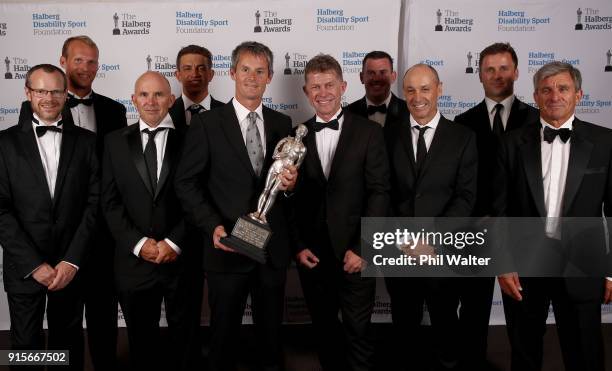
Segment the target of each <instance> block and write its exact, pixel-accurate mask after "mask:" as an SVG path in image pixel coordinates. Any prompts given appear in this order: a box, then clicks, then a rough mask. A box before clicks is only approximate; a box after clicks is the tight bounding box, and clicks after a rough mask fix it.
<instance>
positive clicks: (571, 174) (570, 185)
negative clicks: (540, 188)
mask: <svg viewBox="0 0 612 371" xmlns="http://www.w3.org/2000/svg"><path fill="white" fill-rule="evenodd" d="M572 125H573V127H572V131H573V133H572V138H571V143H570V155H569V163H568V165H567V177H566V180H565V191H564V192H563V215H567V214H566V213H567V211H568V210H569V208H570V207H571V206H572V202H573V201H574V197H576V193H577V192H578V188H579V187H580V183H582V177H583V176H584V172H585V170H586V168H587V166H588V163H589V159H590V158H591V151H592V149H593V143H591V142H590V141H589V140H588V139H587V138H586V137H585V136H584V135H582V130H581V129H582V128H583V126H582V125H581V124H580V120H577V119H575V120H574V122H573V124H572Z"/></svg>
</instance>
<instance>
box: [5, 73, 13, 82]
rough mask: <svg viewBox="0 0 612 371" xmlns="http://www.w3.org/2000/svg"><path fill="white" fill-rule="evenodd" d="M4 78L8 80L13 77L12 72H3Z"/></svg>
mask: <svg viewBox="0 0 612 371" xmlns="http://www.w3.org/2000/svg"><path fill="white" fill-rule="evenodd" d="M4 78H5V79H7V80H10V79H12V78H13V74H12V73H10V72H7V73H5V74H4Z"/></svg>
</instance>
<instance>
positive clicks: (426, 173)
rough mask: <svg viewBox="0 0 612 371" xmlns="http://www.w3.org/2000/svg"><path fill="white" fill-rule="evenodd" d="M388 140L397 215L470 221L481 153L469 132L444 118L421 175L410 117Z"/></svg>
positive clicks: (392, 189) (428, 152)
mask: <svg viewBox="0 0 612 371" xmlns="http://www.w3.org/2000/svg"><path fill="white" fill-rule="evenodd" d="M390 134H391V138H394V140H392V141H389V142H388V150H389V158H390V161H389V162H390V164H391V185H392V186H391V209H392V214H393V215H394V216H398V217H436V216H445V217H466V216H470V215H471V213H472V210H473V207H474V203H475V201H476V184H477V179H476V177H477V171H478V169H477V167H478V155H477V150H476V136H475V135H474V133H472V132H471V131H470V130H469V129H467V128H465V127H463V126H461V125H457V124H455V123H453V122H452V121H449V120H447V119H446V118H444V116H441V117H440V121H439V123H438V126H437V127H436V132H435V133H434V137H433V140H432V142H431V145H430V147H429V150H428V151H427V157H426V158H425V163H424V165H423V168H422V169H421V172H420V174H417V171H416V166H415V160H414V158H415V156H414V149H413V148H412V129H411V127H410V121H409V116H406V117H404V119H403V120H401V121H399V122H397V123H396V124H395V125H393V127H392V128H391V131H390Z"/></svg>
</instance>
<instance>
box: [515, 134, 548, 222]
mask: <svg viewBox="0 0 612 371" xmlns="http://www.w3.org/2000/svg"><path fill="white" fill-rule="evenodd" d="M523 140H524V143H523V144H522V145H521V146H520V153H521V158H522V160H523V167H524V169H525V175H526V177H527V183H528V184H529V188H530V189H531V195H532V197H533V200H534V202H535V204H536V208H537V209H538V211H539V213H540V216H546V215H547V212H546V206H545V203H544V185H543V184H542V149H541V137H540V126H539V125H531V126H529V129H528V130H526V131H525V133H524V134H523Z"/></svg>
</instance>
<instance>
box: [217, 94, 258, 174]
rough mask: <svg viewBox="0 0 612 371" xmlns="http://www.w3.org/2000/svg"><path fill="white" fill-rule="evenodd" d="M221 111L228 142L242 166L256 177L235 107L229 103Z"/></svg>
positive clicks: (222, 125)
mask: <svg viewBox="0 0 612 371" xmlns="http://www.w3.org/2000/svg"><path fill="white" fill-rule="evenodd" d="M220 109H223V110H224V111H223V116H224V120H223V122H222V123H221V127H222V128H223V132H224V133H225V136H226V137H227V141H228V142H229V143H230V145H231V146H232V148H233V149H234V151H235V152H236V154H237V155H238V158H239V159H240V162H242V164H243V165H244V166H245V167H246V169H247V170H248V171H249V173H250V174H251V176H255V171H254V170H253V166H252V165H251V160H250V159H249V154H248V152H247V149H246V146H245V144H244V138H243V137H242V132H241V131H240V123H238V118H237V117H236V111H235V110H234V105H233V104H229V103H228V104H226V105H225V106H224V107H223V108H220Z"/></svg>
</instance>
